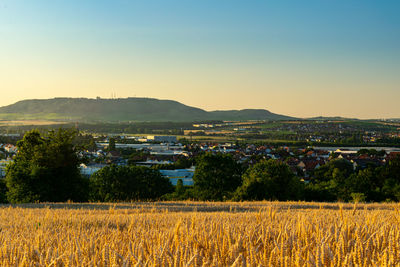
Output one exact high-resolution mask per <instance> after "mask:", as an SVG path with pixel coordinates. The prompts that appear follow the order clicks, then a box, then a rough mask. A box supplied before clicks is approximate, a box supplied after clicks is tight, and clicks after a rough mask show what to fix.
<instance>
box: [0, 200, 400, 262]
mask: <svg viewBox="0 0 400 267" xmlns="http://www.w3.org/2000/svg"><path fill="white" fill-rule="evenodd" d="M398 207H399V206H398V205H397V204H373V205H368V204H363V205H358V206H356V207H355V206H353V205H351V204H347V205H341V204H318V203H312V204H307V203H297V202H294V203H278V202H255V203H202V202H163V203H127V204H31V205H20V206H2V207H1V208H0V230H1V231H0V265H1V266H399V265H400V256H399V253H400V241H399V240H400V228H399V226H400V224H399V223H400V221H399V220H400V213H399V210H398ZM196 210H197V211H196Z"/></svg>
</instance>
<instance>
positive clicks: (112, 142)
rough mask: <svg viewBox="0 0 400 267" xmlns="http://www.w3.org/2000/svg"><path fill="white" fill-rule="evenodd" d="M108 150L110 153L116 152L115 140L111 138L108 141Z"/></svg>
mask: <svg viewBox="0 0 400 267" xmlns="http://www.w3.org/2000/svg"><path fill="white" fill-rule="evenodd" d="M108 150H109V151H114V150H115V138H112V137H111V138H110V140H109V141H108Z"/></svg>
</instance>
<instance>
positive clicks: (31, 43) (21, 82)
mask: <svg viewBox="0 0 400 267" xmlns="http://www.w3.org/2000/svg"><path fill="white" fill-rule="evenodd" d="M399 14H400V1H391V0H386V1H376V0H375V1H372V0H319V1H316V0H308V1H298V0H292V1H288V0H280V1H267V0H263V1H261V0H253V1H244V0H243V1H236V0H197V1H194V0H186V1H183V0H182V1H165V0H157V1H155V0H140V1H134V0H131V1H128V0H127V1H121V0H119V1H118V0H114V1H111V0H110V1H102V0H64V1H61V0H47V1H43V0H35V1H32V0H0V92H1V96H2V97H1V98H0V105H6V104H11V103H13V102H15V101H18V100H21V99H26V98H51V97H59V96H70V97H79V96H82V97H96V96H101V97H110V96H111V94H112V93H116V95H117V97H128V96H140V97H155V98H161V99H174V100H177V101H180V102H183V103H185V104H188V105H192V106H196V107H200V108H204V109H207V110H215V109H242V108H265V109H269V110H270V111H272V112H276V113H283V114H287V115H292V116H300V117H310V116H317V115H325V116H336V115H340V116H347V117H361V118H384V117H386V118H388V117H400V107H399V104H398V101H399V99H400V15H399Z"/></svg>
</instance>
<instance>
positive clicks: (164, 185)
mask: <svg viewBox="0 0 400 267" xmlns="http://www.w3.org/2000/svg"><path fill="white" fill-rule="evenodd" d="M172 191H173V187H172V184H171V183H170V181H169V180H168V179H167V178H164V177H162V176H161V174H160V172H159V171H156V170H153V169H150V168H147V167H143V166H117V165H111V166H106V167H104V168H102V169H101V170H99V171H98V172H96V173H94V174H93V175H92V176H91V178H90V199H91V200H93V201H107V202H112V201H130V200H153V199H158V198H160V197H161V196H162V195H164V194H166V193H170V192H172Z"/></svg>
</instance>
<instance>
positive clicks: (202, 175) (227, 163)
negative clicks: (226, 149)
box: [193, 153, 241, 201]
mask: <svg viewBox="0 0 400 267" xmlns="http://www.w3.org/2000/svg"><path fill="white" fill-rule="evenodd" d="M196 163H197V165H196V170H195V173H194V177H193V181H194V189H195V192H196V195H197V197H198V198H199V199H202V200H220V201H221V200H225V199H229V198H231V196H232V194H233V192H234V191H235V190H236V188H237V187H238V186H240V184H241V167H240V165H239V164H238V163H236V161H235V160H234V159H233V157H232V156H231V155H230V154H222V153H218V154H215V155H214V154H212V153H205V154H203V155H201V156H199V157H198V158H197V160H196Z"/></svg>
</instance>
